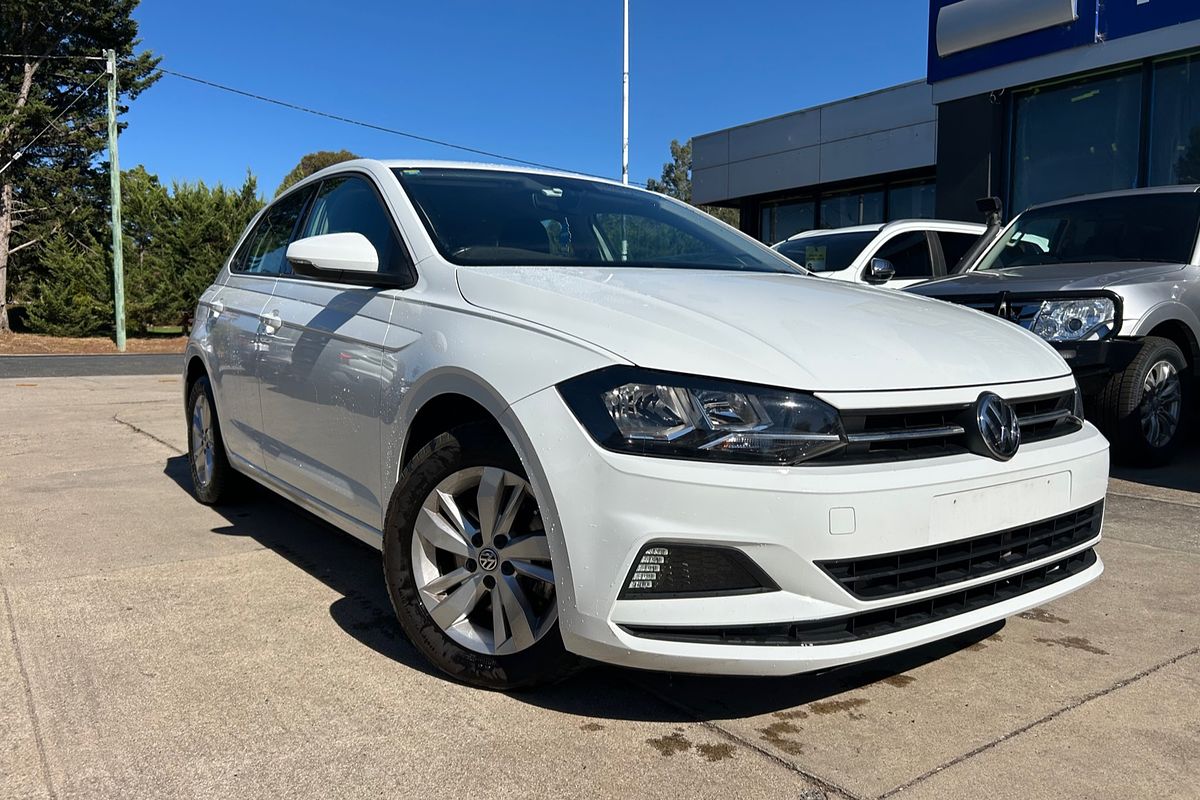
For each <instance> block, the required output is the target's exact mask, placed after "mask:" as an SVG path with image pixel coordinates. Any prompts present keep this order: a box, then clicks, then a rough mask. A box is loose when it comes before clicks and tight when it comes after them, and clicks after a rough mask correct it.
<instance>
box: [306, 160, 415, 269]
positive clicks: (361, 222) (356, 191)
mask: <svg viewBox="0 0 1200 800" xmlns="http://www.w3.org/2000/svg"><path fill="white" fill-rule="evenodd" d="M327 233H361V234H362V235H363V236H365V237H367V240H368V241H370V242H371V244H373V245H374V246H375V252H376V253H378V255H379V271H380V272H389V273H400V272H403V271H404V269H405V267H406V264H407V260H406V258H405V256H404V248H403V247H402V246H401V244H400V240H399V238H398V237H397V236H396V231H395V228H393V226H392V218H391V214H390V213H388V211H387V209H385V208H384V207H383V203H382V201H381V200H380V199H379V194H378V193H377V192H376V191H375V188H374V187H373V186H372V185H371V184H370V182H368V181H367V180H366V179H365V178H359V177H356V176H346V177H344V178H332V179H330V180H327V181H324V182H323V183H322V184H321V190H320V192H319V193H318V194H317V199H316V200H315V201H314V202H313V207H312V211H311V212H309V215H308V222H307V223H306V224H305V226H304V233H303V235H302V236H300V237H299V238H301V239H307V238H308V237H309V236H322V235H324V234H327Z"/></svg>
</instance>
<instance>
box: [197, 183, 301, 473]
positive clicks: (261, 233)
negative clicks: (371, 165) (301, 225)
mask: <svg viewBox="0 0 1200 800" xmlns="http://www.w3.org/2000/svg"><path fill="white" fill-rule="evenodd" d="M302 209H303V198H300V199H297V198H296V197H294V196H293V197H288V198H284V199H282V200H280V201H278V202H277V203H275V204H274V205H273V206H271V207H270V208H268V209H267V210H266V212H264V213H263V214H262V215H261V216H260V217H259V219H258V221H257V222H256V223H255V224H254V227H253V228H252V229H251V231H250V234H249V235H248V236H246V238H245V239H244V240H243V241H242V244H241V246H240V247H239V248H238V251H237V253H235V254H234V257H233V259H232V260H231V261H230V265H229V277H228V278H227V279H226V281H225V283H224V284H223V285H221V286H220V287H219V288H218V290H217V291H216V293H215V294H214V296H213V297H212V299H211V301H210V302H209V306H210V307H211V308H212V312H213V314H212V317H211V318H210V319H211V325H212V329H211V331H210V333H209V341H211V342H212V353H211V356H210V366H211V367H212V370H213V376H212V378H213V382H214V384H215V385H214V390H215V393H216V398H217V412H218V414H219V415H220V417H221V421H222V426H221V433H222V437H223V439H224V441H225V446H226V449H228V451H229V452H230V453H231V454H232V455H233V456H234V458H235V459H240V460H242V461H245V462H248V463H249V464H251V465H253V466H255V467H259V468H261V467H262V466H263V458H262V433H263V424H262V406H261V404H260V403H259V380H260V379H261V373H262V370H263V367H264V363H263V357H262V356H263V354H262V349H261V341H260V334H261V332H262V319H261V317H262V313H263V310H264V309H265V308H266V305H267V303H268V302H269V301H270V299H271V295H272V294H273V292H274V288H275V278H276V276H278V274H279V270H280V266H281V265H282V264H283V253H284V250H285V249H286V248H287V244H288V241H289V239H290V238H291V236H292V233H293V230H294V229H295V226H296V223H297V222H298V221H299V218H300V213H301V211H302Z"/></svg>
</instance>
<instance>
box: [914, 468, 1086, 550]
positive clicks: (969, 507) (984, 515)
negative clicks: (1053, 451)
mask: <svg viewBox="0 0 1200 800" xmlns="http://www.w3.org/2000/svg"><path fill="white" fill-rule="evenodd" d="M1070 504H1071V473H1070V472H1058V473H1055V474H1054V475H1043V476H1040V477H1037V478H1029V479H1027V480H1023V481H1016V482H1014V483H1003V484H1000V485H999V486H988V487H985V488H983V489H972V490H970V491H966V492H955V493H953V494H943V495H938V496H937V497H934V498H933V508H932V509H931V513H930V518H929V541H930V544H937V543H940V542H948V541H953V540H954V539H965V538H967V537H970V536H978V535H981V534H984V533H995V532H997V531H1002V530H1004V529H1006V528H1015V527H1017V526H1018V525H1026V524H1028V523H1030V522H1037V521H1039V520H1043V519H1048V518H1050V517H1054V516H1057V515H1059V514H1064V513H1066V512H1067V511H1070V510H1071V508H1070Z"/></svg>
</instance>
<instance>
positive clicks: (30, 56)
mask: <svg viewBox="0 0 1200 800" xmlns="http://www.w3.org/2000/svg"><path fill="white" fill-rule="evenodd" d="M0 58H23V59H33V60H34V61H44V60H46V59H48V58H52V59H55V60H71V59H79V60H82V61H104V60H105V58H104V56H52V55H48V54H46V55H40V56H36V55H34V54H33V53H0Z"/></svg>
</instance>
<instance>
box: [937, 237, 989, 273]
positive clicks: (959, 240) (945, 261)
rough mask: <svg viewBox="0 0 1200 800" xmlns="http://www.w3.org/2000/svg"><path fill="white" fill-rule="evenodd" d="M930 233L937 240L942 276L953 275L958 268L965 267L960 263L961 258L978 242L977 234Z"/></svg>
mask: <svg viewBox="0 0 1200 800" xmlns="http://www.w3.org/2000/svg"><path fill="white" fill-rule="evenodd" d="M931 233H932V234H933V236H934V237H935V238H936V240H937V244H938V249H939V251H940V256H941V258H940V260H941V262H942V265H943V269H944V273H943V274H946V275H953V274H954V273H955V272H956V271H957V269H958V268H959V267H963V266H966V265H965V264H963V263H962V259H963V256H965V255H966V254H967V251H968V250H970V249H971V246H972V245H974V244H975V243H976V242H977V241H979V234H977V233H960V232H957V231H932V232H931Z"/></svg>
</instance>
